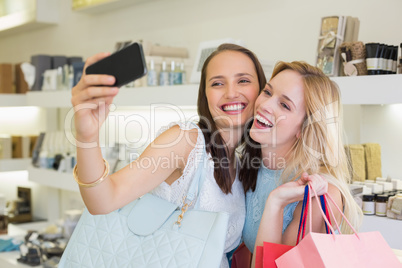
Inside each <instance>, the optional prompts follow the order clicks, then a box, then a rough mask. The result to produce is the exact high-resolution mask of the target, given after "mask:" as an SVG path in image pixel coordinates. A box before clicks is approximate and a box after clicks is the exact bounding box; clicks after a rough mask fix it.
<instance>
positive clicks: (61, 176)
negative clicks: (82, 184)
mask: <svg viewBox="0 0 402 268" xmlns="http://www.w3.org/2000/svg"><path fill="white" fill-rule="evenodd" d="M28 179H29V180H30V181H33V182H36V183H39V184H41V185H44V186H49V187H53V188H56V189H60V190H68V191H74V192H79V188H78V185H77V183H76V182H75V181H74V179H73V175H72V174H71V173H60V172H57V171H54V170H48V169H41V168H35V167H33V166H31V165H30V166H29V167H28Z"/></svg>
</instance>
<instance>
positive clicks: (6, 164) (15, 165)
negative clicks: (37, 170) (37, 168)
mask: <svg viewBox="0 0 402 268" xmlns="http://www.w3.org/2000/svg"><path fill="white" fill-rule="evenodd" d="M30 162H31V158H16V159H0V172H6V171H19V170H27V168H28V166H29V163H30Z"/></svg>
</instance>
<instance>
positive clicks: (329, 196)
mask: <svg viewBox="0 0 402 268" xmlns="http://www.w3.org/2000/svg"><path fill="white" fill-rule="evenodd" d="M308 186H309V188H310V189H311V190H312V191H313V192H314V195H315V196H317V193H316V191H315V189H314V187H312V186H311V184H310V183H308ZM325 196H326V197H328V198H329V200H330V201H331V202H332V204H333V205H334V206H335V208H336V209H337V210H338V211H339V213H340V214H341V216H342V218H343V219H344V220H345V222H346V223H347V224H348V225H349V227H350V228H351V229H352V231H353V232H354V234H355V235H356V237H357V238H358V239H360V237H359V235H358V234H357V231H356V230H355V228H353V226H352V224H351V223H350V222H349V220H348V219H347V218H346V216H345V214H343V212H342V210H341V209H340V208H339V207H338V205H337V204H336V203H335V201H334V200H333V199H332V197H331V195H330V194H329V193H326V194H325ZM310 199H311V196H310ZM316 201H317V204H318V206H319V207H320V209H319V210H320V212H321V215H322V216H323V218H324V220H325V222H326V223H327V224H328V226H329V228H330V229H331V231H332V235H333V237H334V239H335V230H334V229H333V227H332V226H331V225H330V224H329V222H328V220H327V218H326V216H325V214H324V211H323V210H322V207H321V206H320V203H319V201H318V199H317V198H316ZM328 210H329V211H330V213H331V215H332V217H333V219H334V220H335V223H336V226H337V228H338V231H339V233H341V231H340V228H339V225H338V223H337V221H336V219H335V217H334V213H333V211H332V209H331V207H330V206H328ZM309 214H310V231H311V230H312V222H311V219H312V212H311V202H310V213H309Z"/></svg>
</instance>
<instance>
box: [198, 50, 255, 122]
mask: <svg viewBox="0 0 402 268" xmlns="http://www.w3.org/2000/svg"><path fill="white" fill-rule="evenodd" d="M205 82H206V86H205V91H206V96H207V100H208V108H209V110H210V112H211V115H212V117H213V119H214V121H215V123H216V126H217V128H218V129H223V128H228V127H243V126H244V125H245V123H246V122H247V120H248V119H250V118H251V117H252V116H253V109H254V102H255V100H256V98H257V97H258V92H259V82H258V76H257V72H256V69H255V66H254V63H253V61H252V60H251V59H250V58H249V57H248V56H246V55H245V54H243V53H241V52H237V51H224V52H221V53H219V54H218V55H216V56H215V57H214V58H212V59H211V61H210V62H209V64H208V68H207V72H206V81H205Z"/></svg>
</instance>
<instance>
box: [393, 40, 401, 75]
mask: <svg viewBox="0 0 402 268" xmlns="http://www.w3.org/2000/svg"><path fill="white" fill-rule="evenodd" d="M400 48H401V56H400V57H399V60H398V47H397V46H396V53H395V54H396V55H395V56H394V57H396V62H395V63H394V64H395V65H397V66H398V67H397V72H398V74H402V43H401V44H400ZM398 62H399V64H398Z"/></svg>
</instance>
